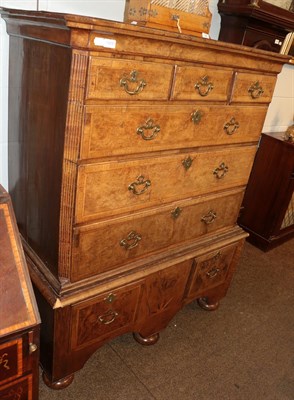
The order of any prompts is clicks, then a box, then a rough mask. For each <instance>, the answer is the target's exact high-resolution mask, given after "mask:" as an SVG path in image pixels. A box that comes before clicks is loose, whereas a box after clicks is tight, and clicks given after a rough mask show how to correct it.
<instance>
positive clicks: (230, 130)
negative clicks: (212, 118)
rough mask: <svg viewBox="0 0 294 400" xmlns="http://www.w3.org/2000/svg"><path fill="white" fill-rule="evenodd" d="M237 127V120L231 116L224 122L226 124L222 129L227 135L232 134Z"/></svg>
mask: <svg viewBox="0 0 294 400" xmlns="http://www.w3.org/2000/svg"><path fill="white" fill-rule="evenodd" d="M239 127H240V125H239V122H237V121H236V120H235V118H234V117H233V118H231V120H230V121H229V122H227V123H226V125H225V126H224V130H225V132H226V134H227V135H233V134H234V133H235V132H236V130H237V129H239Z"/></svg>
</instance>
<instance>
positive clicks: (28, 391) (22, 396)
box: [0, 375, 33, 400]
mask: <svg viewBox="0 0 294 400" xmlns="http://www.w3.org/2000/svg"><path fill="white" fill-rule="evenodd" d="M0 399H2V400H6V399H7V400H32V399H33V377H32V375H27V376H25V377H23V378H20V379H17V380H16V381H13V382H10V383H9V384H7V385H5V386H1V389H0Z"/></svg>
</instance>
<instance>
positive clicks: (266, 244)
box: [239, 132, 294, 251]
mask: <svg viewBox="0 0 294 400" xmlns="http://www.w3.org/2000/svg"><path fill="white" fill-rule="evenodd" d="M293 189H294V143H293V142H289V141H285V140H284V133H281V132H278V133H266V134H262V138H261V142H260V146H259V149H258V151H257V154H256V159H255V161H254V165H253V168H252V172H251V176H250V179H249V183H248V186H247V189H246V192H245V196H244V202H243V209H242V213H241V216H240V219H239V223H240V225H241V226H242V227H243V228H244V229H245V230H246V231H247V232H249V233H250V236H249V238H248V240H249V241H250V242H251V243H253V244H255V245H256V246H258V247H259V248H261V249H262V250H265V251H266V250H270V249H272V248H273V247H274V246H277V245H278V244H281V243H282V242H284V241H286V240H288V239H290V238H291V237H293V236H294V197H293Z"/></svg>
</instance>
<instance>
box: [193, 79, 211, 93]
mask: <svg viewBox="0 0 294 400" xmlns="http://www.w3.org/2000/svg"><path fill="white" fill-rule="evenodd" d="M194 88H195V89H196V90H197V91H198V93H199V94H200V96H202V97H205V96H207V95H208V94H209V93H210V92H211V91H212V89H213V88H214V85H213V83H212V82H209V77H208V76H207V75H205V76H203V77H202V78H200V82H197V83H195V85H194Z"/></svg>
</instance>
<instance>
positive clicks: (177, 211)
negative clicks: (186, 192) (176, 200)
mask: <svg viewBox="0 0 294 400" xmlns="http://www.w3.org/2000/svg"><path fill="white" fill-rule="evenodd" d="M182 211H183V210H182V209H181V208H180V207H176V208H175V209H174V210H173V211H172V212H171V216H172V218H173V219H177V218H179V216H180V215H181V213H182Z"/></svg>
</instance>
